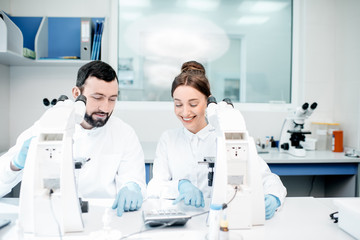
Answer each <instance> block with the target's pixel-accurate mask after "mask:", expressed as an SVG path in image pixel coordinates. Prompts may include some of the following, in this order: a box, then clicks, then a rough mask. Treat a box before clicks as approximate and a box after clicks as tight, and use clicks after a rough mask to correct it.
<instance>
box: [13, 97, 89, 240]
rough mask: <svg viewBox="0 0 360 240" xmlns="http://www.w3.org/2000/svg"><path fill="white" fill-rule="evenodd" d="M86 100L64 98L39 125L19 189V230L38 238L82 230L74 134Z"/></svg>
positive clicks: (83, 113) (42, 118) (43, 117)
mask: <svg viewBox="0 0 360 240" xmlns="http://www.w3.org/2000/svg"><path fill="white" fill-rule="evenodd" d="M85 104H86V97H85V96H83V95H80V96H79V97H78V98H77V99H76V101H75V102H73V101H71V100H68V99H67V97H66V96H64V95H62V96H61V97H60V98H59V101H58V103H57V104H56V105H55V106H54V107H52V108H50V109H48V110H47V111H46V112H45V113H44V114H43V116H42V117H41V118H40V119H39V121H38V122H37V123H36V129H37V134H36V136H35V137H34V138H33V139H32V141H31V143H30V147H29V151H28V155H27V158H26V162H25V167H24V170H23V171H24V173H23V178H22V184H21V190H20V204H19V205H20V206H19V209H20V210H19V227H20V228H21V231H22V232H23V233H24V234H31V235H35V236H38V237H51V236H62V235H64V233H68V232H78V231H83V229H84V224H83V220H82V215H81V214H82V212H81V206H80V201H79V198H78V196H77V188H76V182H75V175H74V161H73V155H72V154H73V151H72V148H73V138H72V137H73V134H74V131H75V124H76V123H81V122H82V121H83V119H84V115H85V110H86V107H85Z"/></svg>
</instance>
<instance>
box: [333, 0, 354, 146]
mask: <svg viewBox="0 0 360 240" xmlns="http://www.w3.org/2000/svg"><path fill="white" fill-rule="evenodd" d="M335 7H336V9H337V11H336V22H335V31H336V39H335V53H336V58H335V65H336V68H335V69H336V72H335V74H336V75H335V76H336V82H335V90H334V95H333V99H334V119H335V121H338V122H340V124H341V126H342V129H343V130H344V145H346V146H350V147H354V148H357V149H360V94H359V91H360V44H359V39H360V28H359V26H360V14H359V13H360V1H358V0H336V1H335Z"/></svg>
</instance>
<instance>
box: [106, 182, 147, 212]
mask: <svg viewBox="0 0 360 240" xmlns="http://www.w3.org/2000/svg"><path fill="white" fill-rule="evenodd" d="M142 203H143V196H142V194H141V189H140V187H139V185H138V184H136V183H134V182H130V183H128V184H126V186H125V187H123V188H122V189H120V191H119V192H118V194H117V196H116V198H115V201H114V203H113V206H112V209H117V215H118V216H119V217H121V216H122V215H123V213H124V211H125V212H128V211H136V210H138V209H140V208H141V205H142Z"/></svg>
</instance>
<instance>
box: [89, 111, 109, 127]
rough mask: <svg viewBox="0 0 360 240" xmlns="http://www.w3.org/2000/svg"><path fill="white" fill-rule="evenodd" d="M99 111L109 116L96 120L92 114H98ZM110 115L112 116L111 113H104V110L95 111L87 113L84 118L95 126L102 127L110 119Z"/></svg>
mask: <svg viewBox="0 0 360 240" xmlns="http://www.w3.org/2000/svg"><path fill="white" fill-rule="evenodd" d="M97 113H101V114H106V115H107V117H106V118H105V119H98V120H94V119H93V118H92V115H94V114H97ZM110 116H111V113H110V114H107V113H104V112H95V113H92V114H91V115H89V114H87V113H85V116H84V120H85V121H86V122H87V123H88V124H90V125H91V126H93V127H102V126H104V125H105V124H106V122H107V121H108V120H109V118H110Z"/></svg>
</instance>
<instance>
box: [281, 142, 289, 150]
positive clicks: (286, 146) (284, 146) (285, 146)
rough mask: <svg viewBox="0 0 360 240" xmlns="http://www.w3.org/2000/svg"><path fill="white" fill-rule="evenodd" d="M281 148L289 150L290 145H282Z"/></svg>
mask: <svg viewBox="0 0 360 240" xmlns="http://www.w3.org/2000/svg"><path fill="white" fill-rule="evenodd" d="M281 148H282V149H284V150H289V143H283V144H281Z"/></svg>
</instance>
